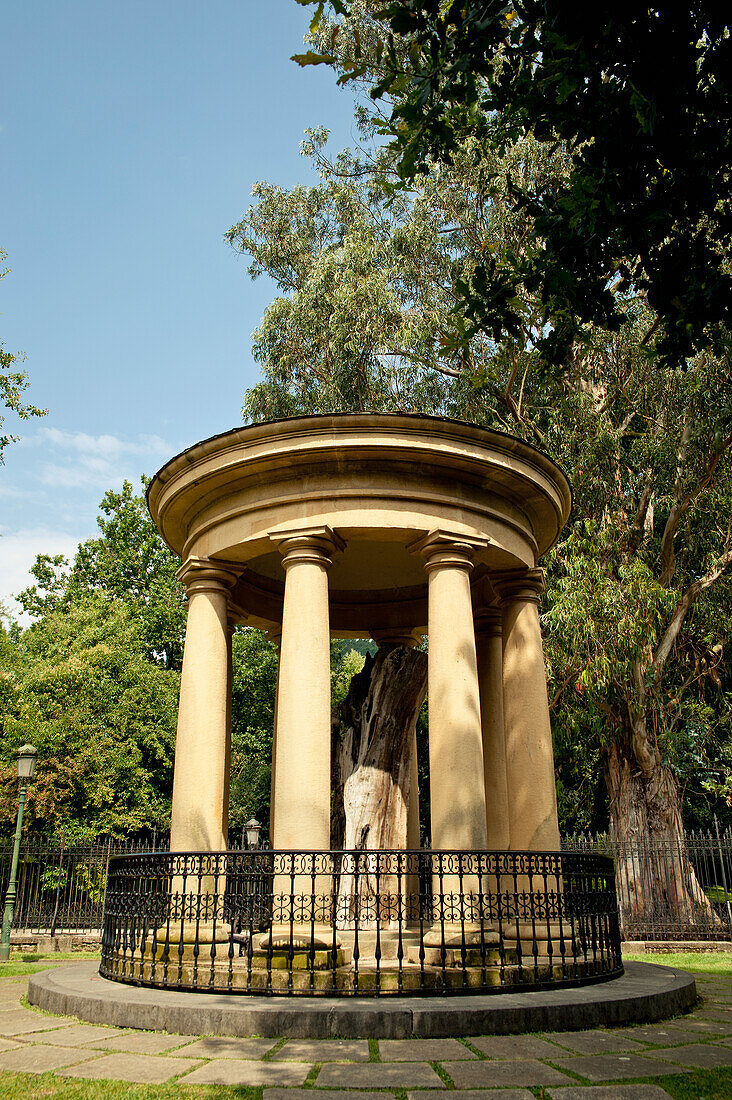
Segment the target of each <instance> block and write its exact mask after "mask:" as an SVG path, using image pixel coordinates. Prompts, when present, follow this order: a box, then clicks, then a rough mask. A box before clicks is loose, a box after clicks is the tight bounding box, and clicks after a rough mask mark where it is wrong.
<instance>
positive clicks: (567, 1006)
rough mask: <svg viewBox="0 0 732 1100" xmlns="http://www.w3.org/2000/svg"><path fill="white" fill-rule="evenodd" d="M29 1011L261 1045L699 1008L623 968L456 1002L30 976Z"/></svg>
mask: <svg viewBox="0 0 732 1100" xmlns="http://www.w3.org/2000/svg"><path fill="white" fill-rule="evenodd" d="M28 1000H29V1001H30V1002H31V1004H34V1005H37V1006H38V1007H39V1008H43V1009H45V1010H46V1011H47V1012H54V1013H58V1014H61V1015H64V1016H77V1017H79V1018H80V1019H81V1020H86V1021H87V1022H89V1023H94V1024H107V1025H110V1026H112V1027H134V1028H144V1029H149V1030H152V1031H168V1032H172V1033H174V1034H176V1033H177V1034H185V1035H234V1036H246V1035H262V1036H265V1037H267V1038H272V1037H280V1036H286V1037H287V1038H307V1039H330V1038H346V1039H351V1038H361V1039H363V1038H373V1039H408V1038H411V1037H413V1036H414V1037H417V1038H442V1037H445V1036H450V1035H461V1036H465V1035H507V1034H511V1033H516V1032H524V1031H547V1030H550V1031H572V1030H580V1029H582V1030H584V1029H587V1028H594V1027H598V1026H601V1025H602V1026H618V1025H622V1024H629V1023H640V1022H648V1021H653V1020H660V1019H662V1018H663V1017H666V1016H673V1015H677V1014H679V1013H682V1012H688V1011H689V1009H690V1008H692V1007H693V1005H694V1004H695V1003H696V1001H697V992H696V984H695V982H694V977H693V975H691V974H688V973H687V972H686V971H684V970H676V969H675V968H673V967H670V966H656V965H652V964H650V963H639V962H634V963H626V969H625V974H624V975H623V976H622V977H620V978H616V979H614V980H613V981H610V982H603V983H600V984H598V985H587V986H581V987H578V988H574V989H556V990H554V989H552V990H540V991H537V992H534V993H504V994H497V995H493V996H490V995H488V996H486V995H478V996H453V997H440V998H433V997H383V998H369V999H366V998H364V999H363V1000H361V1001H359V1000H356V999H354V998H348V999H346V998H335V997H327V998H326V997H303V996H298V997H292V998H285V997H271V998H263V997H251V996H249V997H248V996H239V995H229V996H227V995H225V994H216V993H177V992H173V991H170V990H161V989H142V988H139V987H137V986H130V985H122V984H120V983H118V982H111V981H108V980H107V979H106V978H101V977H100V976H99V974H98V972H97V968H96V964H95V963H77V964H74V965H72V966H65V967H59V968H58V969H56V970H45V971H42V972H41V973H39V974H34V975H33V976H32V977H31V978H30V980H29V983H28Z"/></svg>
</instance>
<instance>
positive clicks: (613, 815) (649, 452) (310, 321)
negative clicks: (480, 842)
mask: <svg viewBox="0 0 732 1100" xmlns="http://www.w3.org/2000/svg"><path fill="white" fill-rule="evenodd" d="M372 30H373V24H372V22H369V21H368V20H367V21H366V22H365V23H358V25H355V24H349V23H345V24H343V25H342V26H341V28H340V31H339V34H338V36H337V38H336V39H335V49H337V50H338V51H341V53H339V59H340V57H341V56H342V57H343V58H344V61H343V65H344V67H347V65H348V64H350V60H349V59H351V58H352V57H353V55H354V51H355V45H354V43H355V41H356V32H358V33H359V36H360V49H361V61H362V63H364V65H365V69H364V72H365V73H366V76H365V77H364V79H370V76H371V73H372V71H376V69H377V67H378V62H374V64H373V66H372V68H371V69H369V68H368V64H367V63H366V62H365V61H364V58H366V56H367V48H368V49H369V50H372V51H373V50H374V49H375V48H376V47H375V45H374V43H375V38H374V36H373V35H372V37H371V39H369V33H370V32H371V31H372ZM319 33H322V34H325V33H326V31H325V30H323V28H321V31H320V32H319ZM328 33H330V32H328ZM349 36H350V37H349ZM372 56H373V55H372ZM338 63H340V60H339V61H338ZM367 70H368V71H367ZM359 120H360V124H361V127H362V134H363V136H364V138H365V139H368V137H369V135H370V134H373V132H374V130H377V129H378V127H379V125H380V119H379V116H378V114H377V115H376V116H374V114H372V113H369V112H368V111H367V110H363V109H362V110H361V112H360V115H359ZM323 137H324V135H323V134H322V133H321V132H314V133H311V134H310V135H309V136H308V139H307V141H306V142H305V144H304V152H305V153H306V155H308V156H310V157H312V158H314V160H315V163H316V165H317V167H318V170H319V172H320V175H321V182H320V184H319V185H317V186H316V187H314V188H297V189H294V190H293V191H292V192H285V191H282V190H281V189H275V188H269V187H268V186H267V185H262V187H261V188H260V189H259V190H258V191H257V193H256V195H257V200H258V201H257V203H256V204H255V206H254V207H252V208H251V209H250V211H249V212H248V213H247V215H246V216H245V217H244V218H243V219H242V221H241V222H240V223H238V225H237V226H234V227H233V228H232V230H231V231H230V232H229V234H228V237H229V240H230V241H231V243H232V244H233V245H234V246H235V247H236V248H238V249H240V250H241V251H243V252H245V253H247V254H249V255H250V256H251V257H252V266H251V268H250V271H251V273H252V274H253V275H254V276H255V277H256V276H257V275H258V274H259V273H260V272H262V271H264V272H266V273H267V274H269V275H270V276H271V277H272V278H274V279H275V281H276V282H277V284H278V288H279V290H280V291H281V295H282V296H281V297H280V298H278V299H276V300H275V302H274V303H273V304H272V306H271V307H270V308H269V309H268V311H267V312H266V313H265V317H264V319H263V322H262V325H261V327H260V329H259V330H258V332H257V333H256V334H255V353H256V354H257V356H258V358H259V360H260V363H261V364H262V368H263V379H262V381H261V382H260V383H259V384H258V385H257V386H255V387H254V388H253V390H251V391H249V393H248V394H247V395H246V397H245V414H248V415H249V416H252V417H254V418H264V417H267V416H273V415H284V414H289V413H291V412H294V411H297V410H302V411H313V412H314V411H333V410H334V409H340V410H349V409H351V410H360V409H364V408H375V409H377V410H383V411H392V410H394V411H412V410H415V411H425V412H434V413H441V414H448V415H456V416H460V417H464V418H465V419H468V420H471V421H474V422H477V423H482V424H486V425H489V426H491V427H497V428H501V429H504V430H509V431H511V432H512V433H513V434H516V435H519V436H521V437H522V438H524V439H526V440H527V441H529V442H533V443H535V444H538V445H539V446H541V447H543V448H544V449H546V450H547V451H548V452H549V453H550V454H551V455H552V456H553V457H554V458H555V459H557V460H558V461H559V462H560V463H561V464H562V465H563V466H564V467H565V469H566V470H567V472H568V473H569V475H570V478H571V480H572V481H573V484H574V489H575V511H574V516H573V520H572V522H571V524H570V526H569V528H568V529H567V532H566V535H565V537H564V539H563V541H562V542H561V544H560V545H559V546H558V547H557V548H556V549H555V551H554V553H553V555H552V556H551V557H550V558H549V559H548V560H547V563H546V564H547V567H548V581H549V592H548V601H547V602H548V606H549V607H550V608H551V611H550V612H549V613H548V614H547V615H545V619H544V625H545V632H546V641H547V657H548V662H549V672H550V688H551V696H552V707H553V712H554V726H555V734H556V739H557V749H558V751H557V762H558V772H559V778H560V797H561V798H562V809H563V812H564V814H565V815H566V818H565V820H566V821H567V823H571V824H575V823H577V824H586V823H588V822H590V821H591V822H592V823H594V824H602V823H604V821H605V820H607V818H606V815H607V813H608V812H609V814H610V819H611V821H612V823H613V826H614V828H615V830H616V832H617V833H618V835H619V836H620V837H624V836H627V837H632V836H636V835H638V834H643V835H647V834H648V833H650V834H654V835H656V836H658V837H660V838H663V839H665V840H667V841H677V840H680V828H681V796H682V791H683V790H684V789H685V786H686V784H687V781H688V779H689V776H690V775H693V774H694V773H695V772H696V774H697V775H699V774H701V772H700V769H702V768H704V766H705V765H707V764H708V765H709V767H711V768H716V767H717V765H718V763H719V760H720V759H721V760H722V761H724V760H725V759H728V754H729V748H728V744H727V741H726V738H727V731H728V730H729V713H730V696H729V678H728V668H727V664H726V663H725V661H724V647H725V645H726V642H727V635H728V627H727V623H728V617H727V615H726V613H725V610H726V608H727V605H728V603H729V599H730V582H729V567H730V564H731V563H732V558H731V557H730V552H731V550H732V544H731V542H730V531H729V527H728V517H729V515H730V506H731V505H732V499H731V498H730V489H731V485H730V447H731V446H732V432H731V428H732V419H731V416H730V410H732V401H731V398H732V392H731V390H730V369H729V367H730V364H729V358H728V355H727V353H726V351H723V352H722V353H721V354H718V355H714V354H712V353H711V352H710V351H708V350H707V351H705V352H701V353H699V354H697V355H695V356H692V357H688V358H685V359H684V360H683V361H679V362H675V361H673V360H669V359H668V358H667V357H664V356H663V355H660V354H658V350H659V349H658V347H657V344H656V341H657V339H659V338H660V336H659V329H658V326H657V325H656V319H657V316H658V315H657V311H656V310H655V309H654V307H653V306H652V304H651V303H650V302H649V300H648V294H647V292H646V290H645V288H644V287H643V286H642V285H639V284H637V283H633V284H631V283H629V282H628V281H627V280H626V281H616V283H615V285H614V286H613V287H612V288H611V290H610V293H611V294H612V297H613V310H614V311H615V312H616V313H617V317H618V325H617V327H616V326H611V327H610V328H608V327H602V326H590V325H585V326H584V328H583V330H582V339H581V341H580V340H578V341H576V342H575V343H574V344H573V345H572V348H571V354H569V356H568V358H567V360H566V362H565V363H564V364H562V367H561V369H560V368H557V367H555V366H554V364H553V362H552V359H551V357H547V356H546V355H545V354H544V352H545V346H544V345H543V343H542V340H541V334H542V331H543V330H542V326H543V323H544V318H545V315H546V314H545V309H546V303H545V302H544V300H543V298H542V293H541V286H540V285H537V283H536V281H535V280H532V279H531V278H527V279H526V280H525V281H523V282H519V283H516V284H514V290H513V299H512V308H513V309H514V310H515V312H516V316H517V318H519V320H518V322H517V326H516V328H515V330H514V332H513V335H512V336H511V337H509V338H508V339H506V340H504V341H502V342H501V343H498V342H496V341H495V340H494V339H493V335H494V334H493V332H492V331H491V330H490V329H483V328H481V327H480V326H479V325H477V326H475V327H474V328H472V329H471V328H469V327H467V326H465V325H464V323H463V318H462V314H461V311H460V310H459V309H458V310H457V311H456V310H455V309H454V308H453V307H454V306H455V304H456V303H459V300H460V295H461V293H462V288H463V287H464V286H465V285H466V284H467V283H469V282H470V280H471V279H472V278H473V275H474V273H475V271H476V270H477V267H478V265H479V264H480V263H481V262H482V261H483V258H485V257H486V256H491V255H495V256H499V257H501V256H504V255H506V254H511V255H520V256H525V257H526V258H527V262H528V261H529V260H530V259H531V257H532V256H533V255H534V254H535V253H536V252H538V251H540V250H541V249H542V247H543V242H542V240H541V239H540V238H539V237H537V232H536V219H535V216H534V214H533V212H532V211H531V210H529V209H527V206H526V203H524V202H523V201H521V200H520V193H521V192H524V191H529V190H532V189H537V188H545V189H547V190H551V189H552V188H554V189H558V190H561V189H562V188H563V187H564V186H565V185H566V181H567V180H568V179H569V178H571V175H572V172H573V170H574V161H573V158H572V155H571V154H570V153H569V152H568V151H567V149H566V148H565V146H564V145H563V144H561V143H559V144H556V146H555V147H553V148H552V147H550V146H549V145H548V144H547V143H545V142H543V141H538V140H536V138H535V137H533V136H531V135H529V136H526V137H522V138H521V139H520V140H518V141H516V142H515V143H514V144H512V145H510V146H508V147H506V148H505V150H499V149H496V148H495V147H494V146H493V145H492V144H490V143H482V142H480V141H477V140H475V139H474V138H473V137H472V136H469V137H467V138H466V139H465V140H464V141H463V142H462V144H460V145H456V146H455V148H453V150H452V156H451V160H450V163H449V164H447V163H440V164H438V165H434V166H433V167H432V168H431V169H430V171H429V172H428V173H427V174H426V175H425V176H424V177H423V178H422V179H421V180H420V181H415V183H414V186H413V190H412V192H411V193H410V192H406V191H404V190H401V191H400V190H397V191H396V192H395V190H394V184H395V181H396V180H397V179H398V172H397V169H398V165H397V164H395V162H394V160H393V157H392V153H391V152H390V150H388V149H385V148H383V147H378V145H377V147H376V148H375V149H372V150H369V148H368V146H367V147H366V149H362V150H361V151H360V152H359V154H358V155H354V154H342V155H340V156H339V157H337V158H335V159H333V160H330V159H328V157H327V156H326V152H325V146H324V142H323ZM517 194H518V195H519V198H518V199H517ZM324 273H325V274H327V278H324ZM361 279H365V280H366V284H367V285H368V292H367V293H364V294H363V295H361V294H359V293H355V294H354V293H348V292H347V291H344V293H343V294H341V293H339V291H340V289H341V287H346V288H353V287H358V286H360V282H359V280H361ZM499 290H500V287H499ZM498 292H499V291H497V293H498ZM725 339H726V337H725ZM722 346H723V347H726V344H725V343H724V340H723V341H722ZM313 363H315V364H316V369H313V367H312V364H313ZM354 375H357V376H358V384H356V383H354V380H353V376H354ZM710 394H713V395H714V400H711V401H710V400H709V395H710ZM588 609H589V612H590V613H589V614H588ZM721 742H724V743H721ZM598 771H600V773H604V776H605V780H606V782H605V787H606V791H605V793H604V797H603V798H602V799H600V798H599V793H600V792H598V789H597V783H596V781H592V779H591V777H592V776H593V775H594V776H597V774H598ZM728 776H729V773H728V771H727V772H726V773H725V774H724V775H720V774H718V775H717V779H716V780H714V779H713V778H711V781H705V782H704V783H703V787H704V788H705V791H706V793H707V794H708V795H709V797H710V799H711V798H712V797H714V798H716V799H717V800H716V802H715V808H716V809H717V810H719V811H725V812H728V804H727V803H726V792H727V789H728V787H727V785H728V783H729V778H728ZM562 777H564V778H563V779H562ZM577 777H582V782H581V785H580V790H581V792H582V794H581V802H580V800H578V797H577V782H576V781H577ZM653 888H654V887H653V884H648V890H649V891H650V893H652V891H653Z"/></svg>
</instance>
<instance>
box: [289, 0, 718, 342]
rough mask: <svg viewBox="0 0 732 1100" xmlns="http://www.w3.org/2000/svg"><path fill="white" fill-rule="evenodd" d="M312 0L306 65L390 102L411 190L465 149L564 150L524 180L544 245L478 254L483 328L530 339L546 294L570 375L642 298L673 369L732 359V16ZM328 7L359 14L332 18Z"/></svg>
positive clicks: (633, 7) (478, 310)
mask: <svg viewBox="0 0 732 1100" xmlns="http://www.w3.org/2000/svg"><path fill="white" fill-rule="evenodd" d="M299 2H300V3H303V4H308V3H316V2H317V9H316V14H315V17H314V19H313V24H312V28H311V29H312V31H313V32H314V42H313V45H314V48H313V49H310V50H308V51H307V52H306V53H305V54H301V55H297V56H296V58H295V60H298V61H300V63H301V64H314V63H327V64H330V65H332V66H334V68H336V70H337V71H338V72H339V73H340V81H341V82H346V81H349V80H358V81H360V82H365V83H366V84H367V85H368V86H369V87H370V93H371V96H372V97H373V98H374V99H375V100H377V101H382V100H383V101H384V110H383V112H381V113H380V114H379V129H380V132H381V133H382V134H383V135H385V136H387V137H388V138H389V139H390V140H391V141H392V142H393V146H394V148H395V151H396V155H397V159H396V161H395V164H396V168H397V171H398V173H399V175H400V177H401V180H402V181H405V182H406V183H413V182H414V181H415V179H416V178H417V177H418V175H419V174H420V173H423V174H429V173H430V172H431V171H432V170H433V168H434V165H435V164H448V165H449V164H451V163H453V162H454V159H455V157H456V155H459V151H460V150H461V148H462V147H463V146H464V143H465V141H466V140H471V141H474V142H476V143H477V144H478V145H479V146H480V148H481V150H482V151H483V152H485V150H487V149H492V150H495V151H496V152H497V153H503V152H505V150H506V149H508V148H509V147H510V146H511V145H513V144H514V143H515V142H516V141H519V140H521V139H522V138H525V137H526V136H528V135H531V136H532V137H533V138H534V139H535V140H537V141H539V142H541V143H542V144H543V145H545V146H546V148H547V149H552V148H555V147H556V146H557V145H558V144H559V143H563V144H564V146H565V148H566V149H567V152H568V156H569V162H570V170H569V171H568V172H567V173H566V175H565V177H564V178H563V179H562V180H561V181H557V180H545V181H542V180H536V179H530V180H527V181H523V182H522V181H514V186H513V192H512V201H513V202H515V203H516V204H517V205H518V206H519V207H520V208H521V209H522V210H523V212H524V213H525V214H526V215H527V216H529V217H530V219H531V221H532V224H533V236H534V243H533V247H531V248H530V249H527V250H522V251H521V252H517V251H516V250H515V249H513V248H512V247H511V246H510V243H508V242H507V243H506V244H505V245H504V247H503V248H502V249H501V250H491V251H490V252H488V253H483V254H481V255H480V256H479V257H478V259H477V262H476V265H475V270H474V272H473V275H472V278H471V280H470V282H469V283H467V284H466V285H464V286H463V287H461V288H460V289H461V295H462V304H463V307H464V308H465V310H466V312H467V316H468V317H469V318H470V321H471V326H472V327H473V328H481V329H482V330H484V331H487V332H490V333H491V334H492V336H493V337H494V338H495V339H496V340H503V339H506V338H507V337H508V338H513V337H515V336H516V334H517V332H518V331H519V329H520V327H521V303H520V297H521V296H520V294H517V293H516V292H517V288H518V287H519V285H520V284H523V285H525V286H526V287H528V288H529V289H531V290H534V291H536V292H537V293H539V294H540V296H541V301H542V312H543V324H542V327H541V329H540V332H539V335H538V337H537V339H538V343H539V345H540V347H541V350H542V353H543V355H544V356H545V357H547V358H549V359H550V360H551V361H552V362H554V363H561V362H563V361H564V360H565V358H566V356H567V354H568V353H569V352H570V350H571V347H572V345H573V344H574V343H575V342H577V341H581V340H582V339H583V338H584V336H585V335H586V334H587V328H588V326H598V325H599V326H602V327H604V328H607V329H610V330H617V329H618V328H619V327H620V326H621V325H622V322H623V311H622V307H621V305H620V304H619V302H618V297H617V294H615V293H613V290H614V289H617V287H618V286H620V287H624V288H633V289H634V290H640V291H643V292H644V294H645V296H646V300H647V302H648V305H649V309H650V311H651V313H650V324H649V328H648V330H647V333H646V334H645V338H646V341H647V342H648V343H650V346H651V347H654V348H655V349H656V351H657V352H658V354H659V355H660V356H661V357H662V358H664V359H665V360H666V361H667V362H671V361H673V362H676V363H677V364H679V363H680V362H681V361H682V360H683V359H685V358H687V357H689V356H692V355H693V354H695V353H697V352H699V351H701V350H703V349H713V350H714V351H715V352H716V353H717V354H719V353H720V352H721V351H722V350H723V349H724V348H725V347H728V329H729V328H730V322H731V321H732V278H731V276H730V269H729V254H730V241H731V236H732V175H731V169H730V165H731V164H732V86H731V83H730V73H732V36H731V35H730V23H729V18H728V13H727V11H726V10H725V9H724V8H723V7H722V6H721V5H719V4H717V3H715V2H714V0H695V2H694V3H692V4H689V5H685V6H684V7H683V9H680V8H679V7H678V5H672V4H669V3H656V4H645V5H644V4H641V5H638V4H630V3H621V4H618V3H617V2H611V0H599V2H598V3H595V4H589V5H581V6H578V5H577V4H574V3H570V2H568V0H564V2H562V3H556V2H554V3H548V2H547V0H510V2H505V0H497V2H488V3H486V2H485V0H452V2H450V0H448V2H444V0H380V2H363V0H348V2H346V0H333V2H332V3H331V4H330V5H325V4H324V3H322V2H319V0H299ZM326 7H328V8H329V9H330V10H331V11H332V12H333V13H334V14H335V15H336V16H342V17H344V19H343V20H341V21H338V20H331V21H326V20H325V17H324V10H325V9H326ZM341 39H342V40H343V41H345V43H346V45H345V47H344V44H343V41H341ZM486 183H487V185H488V187H487V190H488V194H489V195H490V193H491V191H494V189H493V187H492V185H491V183H490V180H487V181H486ZM498 190H500V187H497V188H496V189H495V191H494V193H496V191H498Z"/></svg>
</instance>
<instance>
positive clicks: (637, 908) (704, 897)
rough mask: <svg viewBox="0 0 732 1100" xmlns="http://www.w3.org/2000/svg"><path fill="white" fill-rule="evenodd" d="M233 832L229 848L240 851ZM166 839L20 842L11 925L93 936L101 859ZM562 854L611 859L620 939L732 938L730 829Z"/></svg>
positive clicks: (1, 869) (97, 925)
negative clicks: (673, 840)
mask: <svg viewBox="0 0 732 1100" xmlns="http://www.w3.org/2000/svg"><path fill="white" fill-rule="evenodd" d="M245 844H246V842H245V839H244V837H243V835H241V834H240V833H239V832H237V833H236V835H235V836H232V838H231V842H230V846H231V847H232V848H236V847H240V848H242V849H243V848H245ZM167 846H168V837H167V834H164V833H162V834H155V833H153V832H151V833H150V834H149V835H147V836H146V837H143V838H142V839H140V838H137V839H130V840H118V839H110V838H99V839H97V840H95V841H93V842H92V843H88V844H66V843H65V841H64V840H63V838H60V839H59V838H55V839H38V838H30V839H27V840H24V841H23V843H22V845H21V852H20V866H19V881H18V902H17V905H16V908H15V918H14V921H13V927H14V928H15V929H19V930H20V929H22V930H23V931H25V932H29V933H31V934H33V933H53V932H79V933H81V932H99V931H101V927H102V914H103V891H104V884H105V881H106V874H107V863H108V860H109V859H110V858H111V857H112V856H114V855H116V854H122V853H125V852H152V851H156V850H161V849H162V850H165V849H167ZM562 847H563V850H565V851H568V852H595V853H598V854H602V855H608V856H611V857H612V858H613V859H614V860H615V873H616V881H617V891H618V906H619V912H620V927H621V931H622V934H623V938H624V939H629V940H632V939H657V940H666V939H679V940H681V939H687V940H689V939H699V940H703V939H706V940H729V939H731V938H732V832H730V830H729V829H726V830H724V831H722V830H719V829H715V830H714V831H710V832H687V833H686V834H685V836H684V837H683V838H682V839H681V840H680V842H678V843H672V844H669V843H668V842H665V841H660V840H658V839H656V838H651V837H641V838H638V839H636V840H633V841H629V842H626V843H624V844H621V843H619V842H618V841H617V840H614V839H613V837H612V836H611V835H610V834H608V833H599V834H587V833H578V834H574V835H569V836H565V837H564V839H563V842H562ZM11 851H12V844H11V842H10V841H9V840H7V841H5V840H0V889H2V890H4V889H5V887H6V886H7V880H8V874H9V869H10V856H11Z"/></svg>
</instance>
